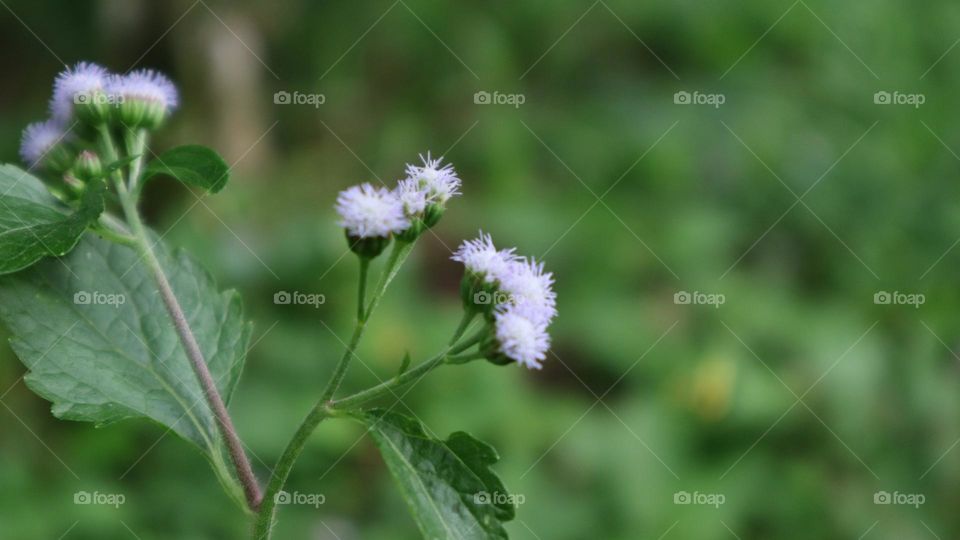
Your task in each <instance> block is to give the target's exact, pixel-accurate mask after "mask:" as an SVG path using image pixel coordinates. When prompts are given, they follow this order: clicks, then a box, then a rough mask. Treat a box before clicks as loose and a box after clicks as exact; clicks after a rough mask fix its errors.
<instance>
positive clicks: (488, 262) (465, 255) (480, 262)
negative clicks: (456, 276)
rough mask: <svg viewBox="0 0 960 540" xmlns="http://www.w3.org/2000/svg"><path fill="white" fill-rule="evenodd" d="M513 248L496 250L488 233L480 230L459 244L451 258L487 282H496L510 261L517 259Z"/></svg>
mask: <svg viewBox="0 0 960 540" xmlns="http://www.w3.org/2000/svg"><path fill="white" fill-rule="evenodd" d="M513 251H514V250H513V248H510V249H501V250H497V248H496V246H494V245H493V239H492V238H491V237H490V235H489V234H484V233H483V231H480V236H479V237H478V238H475V239H473V240H467V241H465V242H464V243H462V244H460V247H459V248H457V251H456V252H454V254H453V257H451V259H453V260H455V261H457V262H461V263H463V266H464V267H466V269H467V271H468V272H470V273H472V274H474V275H476V276H479V277H481V278H482V279H483V280H484V281H485V282H487V283H495V282H497V281H498V280H499V279H500V277H501V276H503V275H504V273H505V272H506V270H507V267H508V266H509V265H510V263H512V262H515V261H517V260H518V257H517V256H516V255H514V253H513Z"/></svg>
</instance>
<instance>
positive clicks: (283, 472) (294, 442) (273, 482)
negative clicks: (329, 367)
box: [253, 401, 331, 540]
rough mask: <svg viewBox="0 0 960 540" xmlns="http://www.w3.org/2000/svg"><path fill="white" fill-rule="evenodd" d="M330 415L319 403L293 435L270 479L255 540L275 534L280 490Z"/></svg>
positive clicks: (258, 518) (259, 516)
mask: <svg viewBox="0 0 960 540" xmlns="http://www.w3.org/2000/svg"><path fill="white" fill-rule="evenodd" d="M330 414H331V413H330V411H329V410H328V408H327V407H326V405H325V403H324V402H322V401H321V402H319V403H317V404H316V405H315V406H314V407H313V409H312V410H311V411H310V413H309V414H308V415H307V417H306V418H304V420H303V422H302V423H301V424H300V427H299V428H297V432H296V433H294V434H293V438H291V439H290V442H288V443H287V447H286V448H285V449H284V450H283V454H282V455H281V456H280V460H279V461H278V462H277V465H276V467H274V469H273V476H271V477H270V483H268V484H267V492H266V495H265V496H264V497H263V502H262V503H261V504H260V511H259V514H258V515H257V520H256V522H255V523H254V532H253V538H254V539H255V540H266V539H269V538H270V535H271V533H272V532H273V513H274V511H275V510H276V506H277V493H279V492H280V490H282V489H283V486H284V484H286V483H287V478H288V477H289V476H290V471H291V470H293V465H294V463H296V461H297V458H298V457H299V456H300V452H302V451H303V447H304V446H306V444H307V439H308V438H309V437H310V435H311V434H312V433H313V431H314V430H315V429H317V426H318V425H320V422H322V421H323V420H324V419H325V418H327V417H328V416H330Z"/></svg>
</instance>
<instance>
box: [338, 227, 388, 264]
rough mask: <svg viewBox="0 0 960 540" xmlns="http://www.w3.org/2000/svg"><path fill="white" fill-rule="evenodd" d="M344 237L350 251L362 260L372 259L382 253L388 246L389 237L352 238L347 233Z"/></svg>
mask: <svg viewBox="0 0 960 540" xmlns="http://www.w3.org/2000/svg"><path fill="white" fill-rule="evenodd" d="M346 235H347V244H348V245H349V246H350V250H351V251H353V252H354V253H356V254H357V255H359V256H360V257H362V258H364V259H373V258H374V257H376V256H377V255H380V254H381V253H383V250H385V249H387V246H388V245H390V237H389V236H371V237H369V238H361V237H359V236H353V235H351V234H350V233H349V232H348V233H346Z"/></svg>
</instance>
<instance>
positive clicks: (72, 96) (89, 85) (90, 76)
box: [50, 62, 110, 123]
mask: <svg viewBox="0 0 960 540" xmlns="http://www.w3.org/2000/svg"><path fill="white" fill-rule="evenodd" d="M109 77H110V74H109V73H108V72H107V70H106V69H105V68H104V67H103V66H99V65H97V64H93V63H90V62H80V63H79V64H77V65H75V66H73V67H72V68H68V69H66V70H64V71H62V72H60V74H59V75H57V79H56V81H54V83H53V98H51V100H50V113H51V114H52V115H53V118H54V119H55V120H57V121H59V122H61V123H62V122H66V121H67V120H68V119H70V116H71V115H72V114H73V107H74V105H75V104H76V101H77V99H78V96H80V97H81V99H84V98H85V99H92V96H93V94H94V93H95V92H106V88H107V84H108V79H109Z"/></svg>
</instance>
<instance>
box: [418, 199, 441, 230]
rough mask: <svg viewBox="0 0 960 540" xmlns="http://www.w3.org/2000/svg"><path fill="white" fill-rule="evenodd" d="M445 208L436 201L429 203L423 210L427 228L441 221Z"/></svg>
mask: <svg viewBox="0 0 960 540" xmlns="http://www.w3.org/2000/svg"><path fill="white" fill-rule="evenodd" d="M444 210H445V208H444V207H443V206H442V205H439V204H436V203H430V204H428V205H427V208H426V209H425V210H424V211H423V224H424V225H425V226H426V228H428V229H429V228H431V227H433V226H434V225H436V224H437V222H439V221H440V218H442V217H443V211H444Z"/></svg>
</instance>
